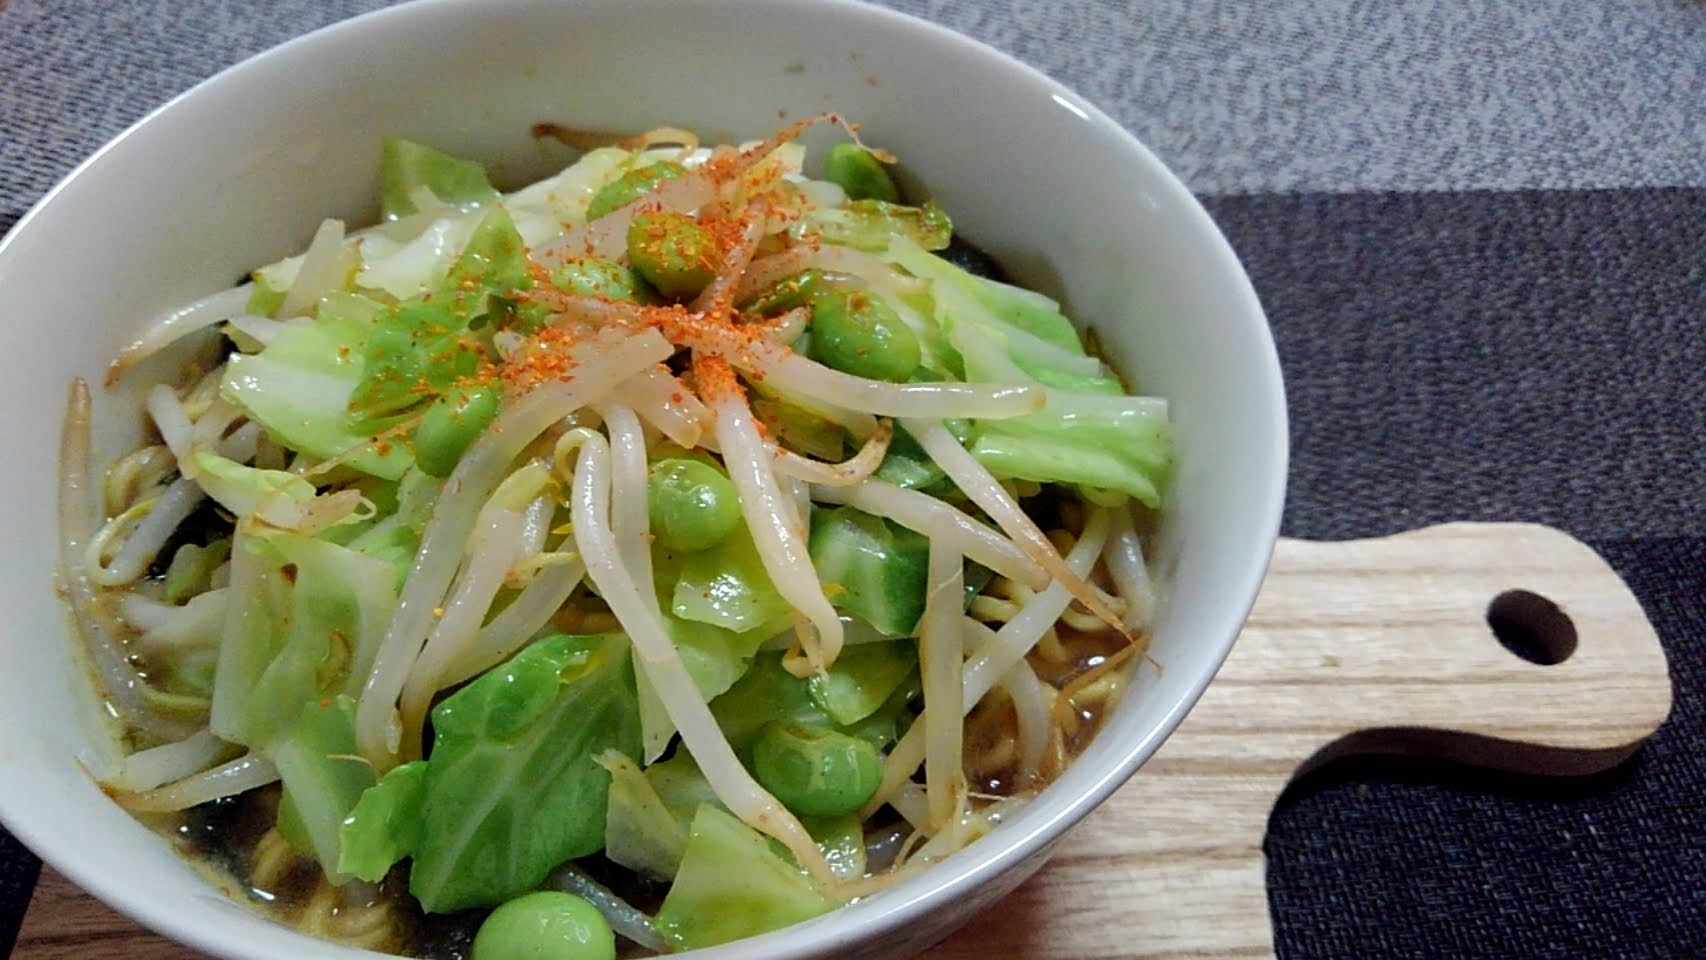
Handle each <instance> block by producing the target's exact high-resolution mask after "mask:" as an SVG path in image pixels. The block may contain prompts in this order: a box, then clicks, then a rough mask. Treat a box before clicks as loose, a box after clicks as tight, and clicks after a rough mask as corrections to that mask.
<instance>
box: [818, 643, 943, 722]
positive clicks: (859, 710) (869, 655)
mask: <svg viewBox="0 0 1706 960" xmlns="http://www.w3.org/2000/svg"><path fill="white" fill-rule="evenodd" d="M917 670H918V648H917V646H916V645H915V644H913V643H912V642H911V641H908V640H895V641H891V642H889V643H862V644H859V645H858V646H856V647H848V648H846V649H844V650H842V651H841V656H839V657H837V658H835V665H834V666H832V667H830V668H829V671H828V672H827V673H817V674H813V675H812V676H810V677H809V678H807V680H806V684H807V686H808V687H809V688H810V690H811V695H812V701H813V702H814V703H816V704H817V705H818V706H819V707H822V708H823V712H824V713H826V714H828V715H829V718H830V719H831V720H834V721H835V722H836V723H839V724H853V723H858V722H859V721H860V720H863V719H865V718H866V717H869V716H870V715H872V714H874V713H876V712H877V711H878V710H880V709H882V706H883V704H884V703H887V702H888V699H889V697H891V696H893V695H894V692H895V691H896V690H898V689H900V688H901V686H902V685H903V684H905V683H906V681H907V679H908V678H909V677H911V676H912V675H913V674H914V673H916V672H917Z"/></svg>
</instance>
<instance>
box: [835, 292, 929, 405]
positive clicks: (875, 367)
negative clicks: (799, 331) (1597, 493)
mask: <svg viewBox="0 0 1706 960" xmlns="http://www.w3.org/2000/svg"><path fill="white" fill-rule="evenodd" d="M811 335H812V340H811V356H812V359H814V360H817V361H819V362H820V363H823V364H824V365H825V366H828V367H831V368H833V369H836V370H840V371H841V372H843V373H850V374H852V375H853V376H856V377H867V378H869V379H872V380H888V381H891V382H895V383H899V382H902V381H904V380H906V379H907V378H908V377H911V376H912V372H913V371H914V370H917V369H918V364H919V361H920V360H921V359H922V357H923V353H922V352H921V350H920V348H919V346H918V337H917V336H916V335H915V334H914V333H913V332H912V329H911V328H910V327H908V326H907V325H906V324H905V323H903V322H902V321H901V319H900V315H899V314H897V313H895V311H894V308H893V307H891V306H889V305H888V304H887V303H885V302H883V299H882V298H881V297H878V296H876V295H874V294H872V293H870V292H868V291H864V290H853V291H839V290H830V291H826V292H824V293H821V294H819V295H818V296H816V297H814V298H813V299H812V325H811Z"/></svg>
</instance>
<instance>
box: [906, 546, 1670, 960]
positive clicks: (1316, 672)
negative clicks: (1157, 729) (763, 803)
mask: <svg viewBox="0 0 1706 960" xmlns="http://www.w3.org/2000/svg"><path fill="white" fill-rule="evenodd" d="M1501 634H1502V635H1503V636H1504V637H1505V638H1506V639H1507V640H1509V641H1511V642H1512V645H1513V646H1517V647H1519V648H1526V649H1528V650H1529V651H1530V653H1531V654H1532V655H1533V656H1534V657H1535V658H1536V659H1538V660H1542V661H1556V662H1555V663H1536V662H1531V661H1530V660H1528V659H1525V658H1524V657H1522V656H1519V655H1518V654H1516V653H1513V652H1512V651H1511V650H1510V649H1507V647H1506V646H1505V644H1504V643H1503V642H1501V640H1500V635H1501ZM1670 704H1671V686H1670V674H1669V671H1668V668H1667V666H1666V664H1665V657H1664V651H1663V649H1662V648H1661V647H1660V646H1659V640H1658V636H1657V634H1656V633H1655V632H1654V631H1653V628H1652V625H1651V624H1650V623H1649V622H1648V621H1647V618H1646V615H1645V614H1644V613H1643V612H1642V610H1641V606H1640V603H1639V602H1638V601H1637V600H1636V599H1635V597H1634V595H1633V594H1632V593H1630V591H1629V588H1628V587H1627V586H1626V585H1625V584H1624V583H1623V581H1622V580H1621V579H1619V578H1618V576H1617V574H1616V573H1615V572H1614V571H1612V569H1611V567H1610V566H1609V565H1607V564H1606V562H1605V561H1604V560H1602V559H1601V558H1600V557H1599V556H1598V555H1597V554H1595V553H1594V552H1593V550H1591V549H1590V548H1588V547H1587V546H1586V545H1584V544H1582V543H1580V542H1579V541H1577V540H1575V539H1573V538H1571V537H1570V536H1569V535H1567V534H1564V533H1561V532H1559V531H1557V530H1553V529H1551V528H1549V527H1542V526H1535V525H1532V524H1509V523H1498V524H1491V523H1452V524H1446V525H1443V526H1438V527H1430V528H1427V529H1424V530H1418V531H1413V532H1410V533H1401V534H1398V535H1396V536H1390V537H1383V538H1379V539H1371V540H1354V541H1346V542H1339V543H1317V542H1309V541H1302V540H1282V541H1280V543H1279V545H1278V547H1277V548H1276V550H1275V552H1274V558H1273V565H1272V567H1271V569H1270V571H1269V574H1268V579H1267V581H1266V583H1265V584H1264V585H1263V588H1262V593H1261V596H1260V597H1259V598H1258V599H1257V601H1256V606H1255V609H1254V610H1253V611H1252V612H1251V614H1250V618H1249V622H1248V624H1247V625H1246V627H1245V630H1244V632H1243V634H1242V635H1241V636H1240V637H1239V640H1238V643H1237V646H1236V647H1234V649H1233V651H1232V655H1231V656H1230V657H1229V658H1228V659H1227V661H1226V664H1225V665H1224V666H1223V667H1222V668H1221V671H1220V673H1219V675H1218V676H1217V677H1216V678H1215V681H1214V683H1213V684H1211V685H1210V686H1209V688H1208V691H1207V692H1206V693H1205V694H1204V695H1203V698H1202V699H1201V700H1200V701H1199V702H1198V704H1197V706H1196V707H1195V709H1193V710H1192V711H1191V713H1190V715H1189V716H1188V717H1186V718H1185V722H1184V723H1183V724H1182V725H1181V726H1180V727H1179V729H1178V730H1177V731H1176V732H1175V733H1174V734H1173V736H1172V737H1170V738H1169V739H1168V740H1167V742H1166V743H1165V744H1163V745H1162V747H1161V750H1160V751H1159V752H1158V753H1157V754H1156V755H1155V756H1154V757H1153V758H1151V759H1150V761H1149V762H1148V763H1147V764H1145V765H1144V766H1143V768H1142V769H1141V770H1139V771H1138V773H1137V776H1136V777H1135V778H1133V780H1132V781H1131V782H1130V783H1128V784H1127V785H1126V786H1125V787H1124V788H1123V789H1121V790H1120V792H1119V793H1117V794H1115V795H1114V797H1113V799H1112V800H1110V801H1109V802H1108V803H1107V804H1105V805H1104V806H1103V807H1102V808H1101V809H1099V810H1097V811H1096V813H1094V814H1093V815H1092V816H1091V817H1090V818H1089V819H1088V820H1087V821H1086V822H1085V824H1084V825H1082V826H1081V827H1079V828H1078V829H1077V830H1075V831H1074V832H1073V833H1071V834H1069V835H1068V836H1067V837H1066V839H1065V840H1064V841H1063V842H1062V843H1061V845H1060V848H1059V849H1058V851H1057V853H1056V855H1055V858H1054V860H1053V861H1052V862H1051V863H1050V864H1049V866H1048V867H1047V868H1045V869H1044V870H1043V871H1042V872H1041V873H1039V874H1038V875H1037V876H1035V877H1033V878H1032V879H1031V880H1030V881H1028V882H1027V883H1026V884H1025V885H1024V886H1022V887H1020V888H1019V890H1018V891H1017V892H1016V893H1014V894H1013V895H1011V896H1009V897H1008V898H1007V899H1006V900H1004V901H1002V903H1001V905H1000V906H999V907H997V908H996V909H995V910H992V911H990V913H989V914H987V915H986V916H984V917H982V918H980V919H979V920H977V921H975V922H973V923H972V925H971V926H969V927H967V928H966V929H965V930H963V931H961V932H960V933H959V934H957V935H955V936H954V937H953V938H952V939H950V940H949V941H948V942H946V943H944V944H942V945H941V946H939V947H938V948H936V949H935V950H933V951H931V953H930V954H929V957H930V960H985V958H987V957H991V956H1002V957H1009V956H1011V957H1024V958H1028V960H1042V958H1048V960H1069V958H1070V960H1092V958H1104V960H1113V958H1120V960H1135V958H1171V957H1202V956H1213V957H1217V958H1230V957H1242V958H1251V960H1258V958H1268V957H1272V956H1273V955H1274V947H1273V932H1272V929H1271V928H1270V926H1269V922H1268V901H1267V888H1266V884H1265V876H1264V875H1265V861H1264V859H1263V856H1262V838H1263V835H1264V833H1265V831H1266V828H1267V822H1268V816H1269V814H1270V813H1271V811H1272V810H1273V805H1274V802H1275V800H1277V799H1278V797H1279V795H1280V793H1281V792H1282V791H1284V789H1285V787H1286V785H1287V784H1288V783H1289V782H1291V781H1292V780H1293V779H1295V777H1296V776H1297V775H1299V774H1300V773H1302V772H1305V771H1308V770H1310V769H1313V768H1315V767H1318V766H1320V765H1321V764H1323V763H1325V762H1327V761H1330V760H1332V759H1333V758H1336V757H1341V756H1345V755H1347V754H1356V753H1380V754H1397V755H1419V756H1429V757H1444V758H1448V759H1452V760H1456V761H1461V762H1466V763H1471V764H1475V765H1479V766H1484V767H1491V768H1496V769H1500V770H1510V771H1516V772H1520V773H1529V774H1544V775H1558V776H1570V775H1581V774H1588V773H1593V772H1597V771H1600V770H1604V769H1607V768H1609V767H1612V766H1614V765H1616V764H1617V763H1618V762H1619V761H1621V760H1623V759H1624V758H1626V757H1628V756H1629V755H1630V754H1631V753H1633V752H1634V751H1635V750H1636V749H1637V748H1638V747H1639V746H1640V745H1641V743H1642V742H1643V741H1644V740H1646V738H1647V737H1648V736H1650V735H1651V734H1652V733H1653V731H1655V730H1657V729H1658V727H1659V725H1660V724H1661V723H1663V722H1664V718H1665V717H1666V715H1668V714H1669V712H1670ZM1089 904H1100V905H1105V906H1106V907H1107V909H1105V910H1097V911H1095V912H1092V913H1089V914H1086V912H1085V911H1086V909H1087V906H1086V905H1089ZM1087 917H1089V918H1093V919H1089V920H1087V919H1086V918H1087Z"/></svg>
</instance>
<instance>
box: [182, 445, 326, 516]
mask: <svg viewBox="0 0 1706 960" xmlns="http://www.w3.org/2000/svg"><path fill="white" fill-rule="evenodd" d="M187 459H188V461H189V462H188V464H187V467H188V468H191V469H193V471H194V476H195V481H196V482H197V483H199V484H201V488H202V490H204V491H205V492H206V493H207V495H208V496H209V497H212V498H213V500H214V501H215V502H216V503H218V504H219V505H220V506H222V507H224V508H225V509H226V510H227V511H229V512H230V513H231V514H232V515H233V516H236V517H247V516H249V515H250V514H252V513H254V512H255V511H256V510H258V509H260V508H261V507H262V506H264V505H266V504H268V503H271V502H272V501H273V500H275V499H277V500H280V501H293V502H296V503H307V502H308V501H310V500H312V499H314V485H313V484H311V483H309V482H308V481H306V480H304V479H302V478H301V477H299V476H297V475H296V474H294V473H286V472H285V471H283V470H263V469H260V468H258V467H251V466H247V465H245V464H241V463H237V462H236V461H234V460H228V459H226V458H224V457H222V456H220V455H218V454H217V453H214V452H212V451H210V450H197V451H195V452H194V453H191V454H190V455H189V457H188V458H187ZM186 472H187V471H186Z"/></svg>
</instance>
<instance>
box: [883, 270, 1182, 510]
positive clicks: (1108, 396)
mask: <svg viewBox="0 0 1706 960" xmlns="http://www.w3.org/2000/svg"><path fill="white" fill-rule="evenodd" d="M887 256H888V257H889V259H891V260H892V261H893V262H895V263H896V264H898V265H899V266H901V267H903V268H905V269H906V270H907V271H908V272H910V273H912V274H913V275H915V276H919V277H923V278H926V279H928V280H930V281H931V285H930V296H931V299H932V301H933V303H934V311H935V316H936V319H937V322H938V323H939V324H941V326H942V329H943V331H944V333H945V334H946V337H947V340H948V342H949V344H950V345H951V346H952V347H953V348H954V350H955V351H956V352H957V354H958V356H959V357H960V359H961V361H962V363H963V367H964V372H965V376H966V379H967V380H970V381H974V382H976V381H988V382H1002V383H1037V384H1041V385H1043V386H1046V387H1048V388H1049V391H1050V392H1049V401H1048V406H1047V407H1045V408H1044V410H1043V411H1042V412H1041V413H1035V414H1030V415H1027V416H1023V417H1013V418H1009V419H1005V420H988V421H979V422H978V423H977V424H976V428H975V436H974V438H973V439H972V442H970V443H968V444H967V448H968V449H969V450H970V451H971V452H972V455H973V456H975V457H977V459H978V461H979V462H980V463H982V464H983V465H984V466H985V467H987V468H989V470H990V472H992V473H994V474H995V476H997V477H1000V478H1003V479H1014V480H1030V481H1035V482H1038V483H1066V484H1077V485H1081V486H1084V487H1090V488H1096V489H1100V490H1107V491H1116V492H1117V493H1118V494H1123V495H1128V496H1131V497H1134V498H1136V499H1137V500H1139V501H1140V502H1142V503H1144V504H1146V505H1148V506H1151V507H1154V506H1158V505H1159V504H1160V501H1161V490H1162V488H1163V486H1164V485H1165V483H1166V479H1167V475H1168V473H1169V472H1170V470H1171V464H1172V448H1173V444H1172V433H1171V427H1170V426H1169V424H1168V421H1167V417H1166V408H1165V405H1163V404H1156V403H1155V402H1153V401H1149V400H1146V399H1145V398H1141V397H1129V396H1126V391H1125V388H1124V386H1123V385H1122V384H1121V383H1120V382H1119V381H1118V380H1117V379H1115V378H1114V377H1113V376H1111V375H1110V374H1108V373H1107V372H1106V371H1105V369H1104V368H1103V367H1102V365H1101V363H1100V362H1099V361H1096V360H1095V359H1094V358H1092V357H1090V356H1089V355H1088V354H1087V353H1086V352H1085V350H1084V346H1083V344H1082V343H1081V342H1080V340H1079V338H1078V334H1077V331H1076V330H1075V329H1074V328H1073V327H1072V324H1071V323H1070V322H1069V321H1068V320H1067V319H1066V317H1065V316H1064V315H1063V314H1061V313H1060V310H1059V307H1058V305H1056V304H1055V303H1054V302H1053V301H1052V300H1049V299H1048V298H1046V297H1043V296H1041V295H1040V294H1036V293H1033V292H1031V291H1028V290H1022V289H1020V288H1018V287H1012V286H1008V285H1006V284H1001V283H996V282H995V281H992V280H986V279H983V278H981V277H977V276H973V275H972V274H970V273H967V272H966V271H964V270H961V269H960V268H958V267H956V266H954V265H953V264H950V263H948V262H947V261H946V260H943V259H941V258H940V257H936V256H934V255H932V254H930V253H928V252H926V251H925V250H923V249H921V248H919V247H918V245H917V244H914V243H911V242H910V241H908V240H906V239H905V238H900V239H897V240H896V241H895V242H894V243H893V244H891V245H890V247H889V250H888V254H887Z"/></svg>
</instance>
